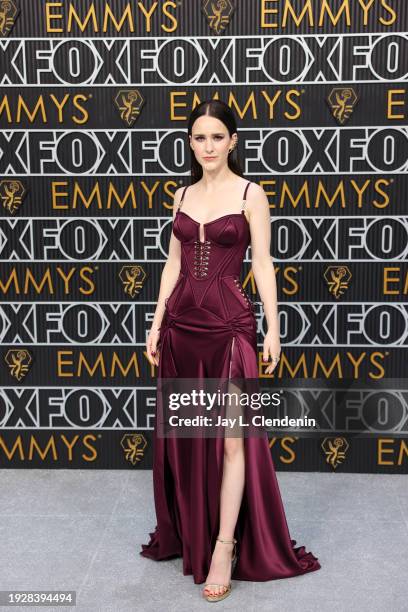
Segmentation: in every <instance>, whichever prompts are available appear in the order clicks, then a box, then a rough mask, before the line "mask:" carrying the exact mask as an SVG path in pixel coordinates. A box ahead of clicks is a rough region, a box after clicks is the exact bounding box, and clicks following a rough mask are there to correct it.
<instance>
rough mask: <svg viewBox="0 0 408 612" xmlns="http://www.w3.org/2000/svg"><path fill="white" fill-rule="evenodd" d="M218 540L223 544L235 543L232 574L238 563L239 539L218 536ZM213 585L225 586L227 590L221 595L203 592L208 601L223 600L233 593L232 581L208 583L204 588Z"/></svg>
mask: <svg viewBox="0 0 408 612" xmlns="http://www.w3.org/2000/svg"><path fill="white" fill-rule="evenodd" d="M217 540H218V542H222V543H223V544H234V548H233V549H232V558H231V576H232V574H233V572H234V569H235V566H236V563H237V559H238V556H237V547H236V544H237V541H236V539H235V538H233V539H232V540H220V538H217ZM212 586H217V587H224V588H225V589H226V590H225V591H224V592H223V593H220V594H219V595H204V593H203V597H205V599H206V600H207V601H221V599H225V598H226V597H228V595H229V594H230V593H231V583H229V584H216V583H210V582H209V583H206V584H205V585H204V589H203V591H204V590H205V587H212Z"/></svg>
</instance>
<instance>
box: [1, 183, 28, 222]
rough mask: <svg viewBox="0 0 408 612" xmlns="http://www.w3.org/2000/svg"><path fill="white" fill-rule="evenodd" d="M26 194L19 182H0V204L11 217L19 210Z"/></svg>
mask: <svg viewBox="0 0 408 612" xmlns="http://www.w3.org/2000/svg"><path fill="white" fill-rule="evenodd" d="M26 193H27V190H26V189H25V187H23V184H22V182H21V181H18V180H12V181H10V180H8V181H0V202H1V203H2V205H3V208H5V209H6V210H7V211H8V212H9V213H10V214H11V215H14V213H16V212H17V210H18V209H19V208H20V206H21V204H22V202H23V198H24V196H25V194H26Z"/></svg>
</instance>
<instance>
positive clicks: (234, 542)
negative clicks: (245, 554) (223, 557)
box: [217, 538, 237, 544]
mask: <svg viewBox="0 0 408 612" xmlns="http://www.w3.org/2000/svg"><path fill="white" fill-rule="evenodd" d="M217 540H218V542H222V543H223V544H236V543H237V541H236V539H235V538H232V540H221V539H220V538H217Z"/></svg>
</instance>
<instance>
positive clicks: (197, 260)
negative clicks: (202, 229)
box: [194, 240, 211, 278]
mask: <svg viewBox="0 0 408 612" xmlns="http://www.w3.org/2000/svg"><path fill="white" fill-rule="evenodd" d="M210 251H211V241H210V240H204V242H201V240H195V241H194V275H195V276H196V277H197V278H203V277H205V276H207V274H208V263H209V260H210Z"/></svg>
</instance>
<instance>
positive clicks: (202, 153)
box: [190, 115, 237, 170]
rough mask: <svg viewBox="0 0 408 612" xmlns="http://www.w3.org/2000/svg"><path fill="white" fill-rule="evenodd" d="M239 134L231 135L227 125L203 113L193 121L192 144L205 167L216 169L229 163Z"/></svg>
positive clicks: (200, 162)
mask: <svg viewBox="0 0 408 612" xmlns="http://www.w3.org/2000/svg"><path fill="white" fill-rule="evenodd" d="M236 138H237V135H236V134H233V135H232V137H230V135H229V132H228V130H227V128H226V126H225V125H224V124H223V123H222V121H220V120H219V119H216V118H215V117H209V116H208V115H203V116H202V117H199V118H198V119H197V120H196V121H194V123H193V127H192V130H191V136H190V146H191V148H192V149H193V151H194V154H195V156H196V159H197V161H198V163H199V164H201V166H203V169H206V170H214V169H216V168H218V167H220V166H222V165H224V164H226V163H227V160H228V154H229V150H230V149H231V148H232V147H233V146H234V145H235V143H236Z"/></svg>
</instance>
